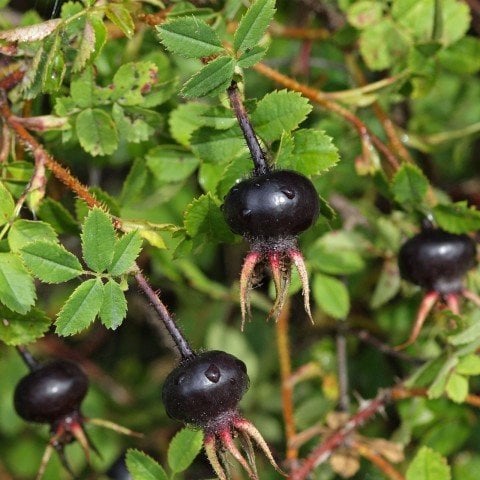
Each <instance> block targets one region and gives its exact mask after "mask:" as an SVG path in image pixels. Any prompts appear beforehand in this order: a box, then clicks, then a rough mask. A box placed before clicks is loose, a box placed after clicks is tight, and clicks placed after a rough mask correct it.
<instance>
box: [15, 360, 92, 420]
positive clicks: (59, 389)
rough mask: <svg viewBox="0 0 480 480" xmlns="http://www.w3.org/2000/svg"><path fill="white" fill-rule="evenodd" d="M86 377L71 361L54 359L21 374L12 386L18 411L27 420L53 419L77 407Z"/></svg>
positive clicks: (86, 383)
mask: <svg viewBox="0 0 480 480" xmlns="http://www.w3.org/2000/svg"><path fill="white" fill-rule="evenodd" d="M87 390H88V378H87V376H86V375H85V373H84V372H83V371H82V370H81V369H80V367H78V366H77V365H76V364H75V363H72V362H69V361H66V360H55V361H52V362H49V363H46V364H43V365H40V366H39V367H38V368H37V369H35V370H33V371H32V372H30V373H29V374H27V375H25V376H24V377H23V378H22V379H21V380H20V382H19V383H18V384H17V386H16V388H15V396H14V405H15V410H16V411H17V413H18V415H20V416H21V417H22V418H23V419H25V420H27V421H29V422H38V423H54V422H56V421H57V420H59V419H61V418H62V417H63V416H65V415H69V414H72V413H73V412H76V411H78V409H79V407H80V404H81V402H82V400H83V399H84V398H85V395H86V394H87Z"/></svg>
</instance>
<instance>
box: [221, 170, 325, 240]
mask: <svg viewBox="0 0 480 480" xmlns="http://www.w3.org/2000/svg"><path fill="white" fill-rule="evenodd" d="M222 208H223V214H224V216H225V220H226V222H227V223H228V225H229V227H230V229H231V230H232V231H233V232H234V233H238V234H240V235H242V236H244V237H247V238H281V237H293V236H296V235H298V234H299V233H301V232H303V231H305V230H306V229H307V228H309V227H310V226H311V225H313V223H315V220H316V219H317V217H318V214H319V212H320V200H319V197H318V194H317V192H316V190H315V187H314V186H313V184H312V182H311V181H310V180H309V179H308V178H307V177H305V176H303V175H301V174H299V173H297V172H293V171H290V170H277V171H274V172H269V173H267V174H265V175H259V176H256V177H252V178H249V179H247V180H243V181H241V182H240V183H238V184H236V185H234V186H233V187H232V188H231V189H230V191H229V192H228V194H227V195H226V197H225V201H224V204H223V207H222Z"/></svg>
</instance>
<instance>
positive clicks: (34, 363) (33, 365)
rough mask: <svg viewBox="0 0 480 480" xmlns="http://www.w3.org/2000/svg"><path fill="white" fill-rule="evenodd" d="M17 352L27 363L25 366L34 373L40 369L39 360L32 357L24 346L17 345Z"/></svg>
mask: <svg viewBox="0 0 480 480" xmlns="http://www.w3.org/2000/svg"><path fill="white" fill-rule="evenodd" d="M15 348H16V349H17V352H18V353H19V355H20V356H21V357H22V360H23V361H24V362H25V365H26V366H27V367H28V368H29V369H30V370H31V371H32V372H33V371H34V370H36V369H37V368H38V365H39V362H38V360H37V359H36V358H35V357H34V356H33V355H32V353H31V352H30V350H28V348H27V347H25V346H23V345H17V346H16V347H15Z"/></svg>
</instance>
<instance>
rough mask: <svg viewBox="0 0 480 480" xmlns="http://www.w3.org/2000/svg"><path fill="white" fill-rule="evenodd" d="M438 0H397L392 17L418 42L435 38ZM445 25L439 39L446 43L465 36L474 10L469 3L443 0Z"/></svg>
mask: <svg viewBox="0 0 480 480" xmlns="http://www.w3.org/2000/svg"><path fill="white" fill-rule="evenodd" d="M435 2H436V0H422V1H421V2H418V1H416V0H395V1H394V2H393V6H392V17H393V18H394V20H395V21H396V22H397V23H398V24H399V25H400V26H402V27H403V28H404V29H405V30H406V31H407V32H408V33H409V34H410V35H411V36H412V37H413V39H415V40H416V41H417V42H426V41H429V40H433V39H434V35H433V34H434V21H435ZM441 24H442V29H441V32H439V33H440V35H439V37H438V40H440V41H441V43H443V44H444V45H450V44H451V43H453V42H455V41H457V40H459V39H460V38H462V37H463V36H464V35H465V33H466V32H467V30H468V28H469V25H470V12H469V8H468V6H467V5H466V4H464V3H462V2H459V1H457V0H442V2H441Z"/></svg>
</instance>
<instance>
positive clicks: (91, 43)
mask: <svg viewBox="0 0 480 480" xmlns="http://www.w3.org/2000/svg"><path fill="white" fill-rule="evenodd" d="M97 28H98V27H97ZM80 38H81V40H80V46H79V47H78V53H77V55H76V57H75V60H74V61H73V66H72V72H79V71H80V70H82V69H83V67H85V65H86V64H87V62H88V60H89V59H90V57H91V56H92V54H93V52H94V50H95V44H96V42H95V29H94V27H93V25H92V23H91V22H90V20H89V19H87V20H86V22H85V26H84V27H83V32H82V35H81V37H80Z"/></svg>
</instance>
